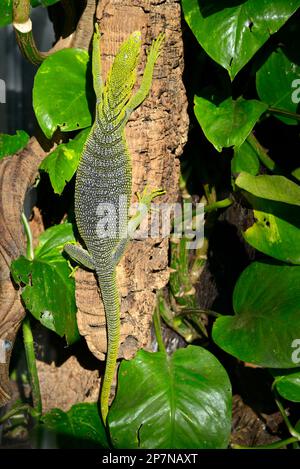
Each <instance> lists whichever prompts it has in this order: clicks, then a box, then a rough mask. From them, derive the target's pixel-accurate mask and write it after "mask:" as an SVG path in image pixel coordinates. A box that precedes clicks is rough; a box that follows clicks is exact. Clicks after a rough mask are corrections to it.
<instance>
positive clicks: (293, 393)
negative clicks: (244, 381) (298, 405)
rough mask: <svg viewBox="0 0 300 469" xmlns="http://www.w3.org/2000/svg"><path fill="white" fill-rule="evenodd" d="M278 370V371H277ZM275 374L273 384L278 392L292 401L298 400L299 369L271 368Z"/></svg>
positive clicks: (299, 396) (299, 397)
mask: <svg viewBox="0 0 300 469" xmlns="http://www.w3.org/2000/svg"><path fill="white" fill-rule="evenodd" d="M298 350H299V345H298ZM277 371H278V372H277ZM272 374H274V375H275V382H274V384H275V386H276V389H277V391H278V392H279V394H280V395H281V396H282V397H284V399H287V400H289V401H292V402H300V369H298V370H297V371H295V370H288V371H286V372H284V371H283V370H272Z"/></svg>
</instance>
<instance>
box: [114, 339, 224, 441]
mask: <svg viewBox="0 0 300 469" xmlns="http://www.w3.org/2000/svg"><path fill="white" fill-rule="evenodd" d="M108 421H109V429H110V435H111V439H112V442H113V445H114V447H116V448H148V449H149V448H185V449H186V448H226V447H227V445H228V441H229V436H230V421H231V386H230V382H229V379H228V376H227V373H226V371H225V370H224V368H223V367H222V365H221V364H220V363H219V362H218V360H217V359H216V358H215V357H214V356H213V355H212V354H211V353H210V352H208V351H207V350H205V349H203V348H201V347H197V346H188V347H187V348H186V349H179V350H176V352H175V353H173V355H172V356H168V355H166V354H165V353H163V352H156V353H149V352H146V351H144V350H140V351H139V352H138V353H137V355H136V357H135V358H134V359H133V360H130V361H123V362H122V363H121V366H120V371H119V383H118V391H117V395H116V398H115V400H114V402H113V405H112V408H111V410H110V412H109V417H108Z"/></svg>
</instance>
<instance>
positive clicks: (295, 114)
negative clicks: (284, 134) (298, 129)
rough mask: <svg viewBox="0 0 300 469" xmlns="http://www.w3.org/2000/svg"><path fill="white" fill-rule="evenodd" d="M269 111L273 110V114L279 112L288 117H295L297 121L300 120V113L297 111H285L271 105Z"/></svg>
mask: <svg viewBox="0 0 300 469" xmlns="http://www.w3.org/2000/svg"><path fill="white" fill-rule="evenodd" d="M268 111H269V112H271V114H279V115H280V116H284V117H287V118H288V119H295V120H297V121H300V114H297V113H295V112H290V111H285V110H283V109H278V108H276V107H269V109H268Z"/></svg>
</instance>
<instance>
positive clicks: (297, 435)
mask: <svg viewBox="0 0 300 469" xmlns="http://www.w3.org/2000/svg"><path fill="white" fill-rule="evenodd" d="M273 390H274V393H275V402H276V404H277V407H278V409H279V410H280V413H281V415H282V418H283V420H284V423H285V424H286V426H287V429H288V431H289V432H290V434H291V435H292V436H293V437H294V438H296V440H297V441H300V433H299V432H297V430H296V429H295V428H294V427H293V425H292V424H291V422H290V421H289V418H288V416H287V414H286V411H285V408H284V407H283V405H282V403H281V402H280V400H279V396H278V393H277V390H276V389H275V388H273Z"/></svg>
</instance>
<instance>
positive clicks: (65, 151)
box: [40, 127, 91, 194]
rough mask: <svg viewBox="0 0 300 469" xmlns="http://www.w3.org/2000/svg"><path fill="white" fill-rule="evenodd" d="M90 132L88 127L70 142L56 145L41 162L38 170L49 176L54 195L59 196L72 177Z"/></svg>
mask: <svg viewBox="0 0 300 469" xmlns="http://www.w3.org/2000/svg"><path fill="white" fill-rule="evenodd" d="M90 130H91V129H90V127H89V128H88V129H85V130H83V131H82V132H80V133H79V134H78V135H77V136H76V137H75V138H74V139H73V140H70V142H68V143H63V144H61V145H58V147H56V149H55V150H54V151H53V152H52V153H50V155H48V156H47V157H46V158H45V159H44V160H43V161H42V164H41V165H40V169H42V170H43V171H46V172H47V173H48V174H49V176H50V181H51V184H52V187H53V189H54V192H56V194H61V193H62V191H63V190H64V187H65V185H66V183H67V182H69V181H70V180H71V179H72V177H73V176H74V174H75V172H76V169H77V166H78V163H79V159H80V155H81V153H82V150H83V146H84V144H85V141H86V139H87V136H88V134H89V132H90Z"/></svg>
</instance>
